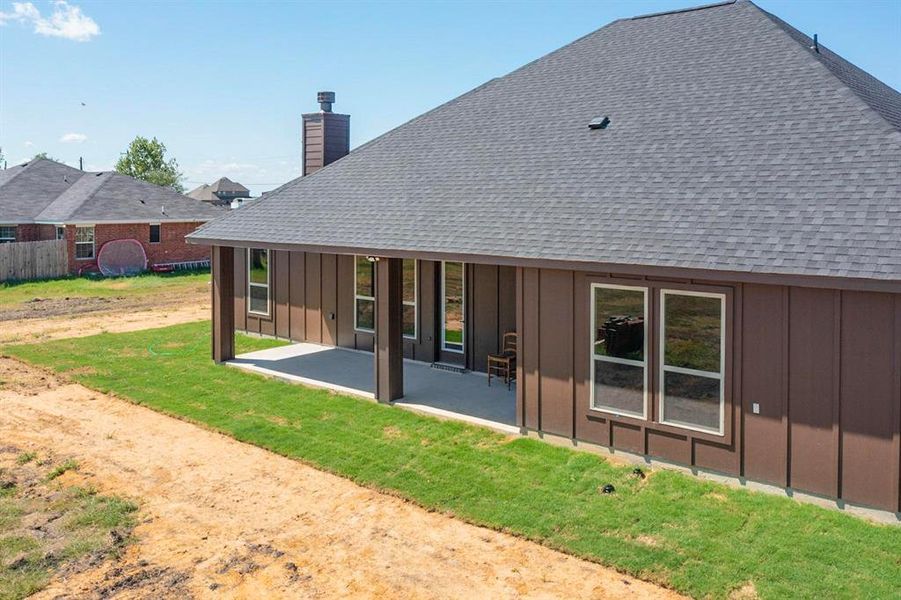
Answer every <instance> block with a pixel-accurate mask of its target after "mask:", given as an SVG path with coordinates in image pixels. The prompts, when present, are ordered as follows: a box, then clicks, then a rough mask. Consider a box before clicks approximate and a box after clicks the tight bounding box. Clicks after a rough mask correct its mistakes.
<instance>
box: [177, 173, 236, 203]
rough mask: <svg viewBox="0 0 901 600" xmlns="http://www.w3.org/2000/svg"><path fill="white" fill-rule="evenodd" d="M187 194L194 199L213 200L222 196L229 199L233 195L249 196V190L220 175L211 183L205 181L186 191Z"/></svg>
mask: <svg viewBox="0 0 901 600" xmlns="http://www.w3.org/2000/svg"><path fill="white" fill-rule="evenodd" d="M187 195H188V196H190V197H191V198H194V199H196V200H203V201H204V202H215V201H217V200H221V199H222V197H225V198H228V199H231V198H233V197H235V196H246V197H249V196H250V190H248V189H247V188H246V187H244V186H243V185H241V184H240V183H237V182H235V181H232V180H231V179H229V178H228V177H220V178H219V179H217V180H216V181H214V182H213V183H212V184H209V183H205V184H203V185H201V186H198V187H196V188H194V189H193V190H191V191H190V192H188V193H187Z"/></svg>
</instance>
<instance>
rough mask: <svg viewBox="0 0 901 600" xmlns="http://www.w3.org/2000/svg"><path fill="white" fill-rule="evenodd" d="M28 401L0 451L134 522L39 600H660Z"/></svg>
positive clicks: (108, 406)
mask: <svg viewBox="0 0 901 600" xmlns="http://www.w3.org/2000/svg"><path fill="white" fill-rule="evenodd" d="M3 363H6V364H5V365H4V366H5V368H6V370H7V371H15V370H17V369H18V370H21V371H24V372H25V373H23V374H22V375H21V378H23V379H27V378H31V380H32V381H38V380H39V379H38V378H39V376H38V375H35V374H34V373H33V371H35V370H34V369H32V368H30V367H26V366H24V365H19V364H18V363H15V362H13V361H9V360H6V361H4V360H0V364H3ZM31 392H33V393H32V394H31V395H26V394H22V393H19V392H17V391H15V390H12V389H3V390H0V439H2V440H4V443H6V444H10V445H15V446H17V447H20V448H22V449H24V450H31V449H35V448H39V447H52V448H53V449H54V450H55V451H56V452H59V453H64V454H67V455H72V456H77V457H78V460H79V465H80V467H79V473H80V475H81V476H83V477H88V478H90V481H91V484H92V485H95V486H97V487H98V488H99V489H100V490H101V491H103V492H104V493H115V494H122V495H127V496H130V497H134V498H138V499H140V503H141V514H142V517H143V520H142V521H141V522H140V523H139V524H138V525H137V527H136V528H135V535H136V536H137V539H138V541H137V543H136V544H135V545H133V546H131V547H130V548H129V549H128V551H127V552H126V553H125V555H124V556H123V557H122V558H121V559H120V560H119V561H118V562H117V563H115V564H112V565H111V564H104V565H100V566H98V567H97V568H95V569H92V570H89V571H87V572H82V573H77V574H73V575H71V576H70V577H67V578H63V579H59V580H57V581H55V582H53V583H52V584H51V586H50V587H49V588H48V589H47V590H46V591H45V592H44V593H42V594H41V595H39V596H38V597H39V598H54V597H57V596H58V595H61V594H66V595H68V596H69V597H93V596H95V595H97V594H100V593H101V591H103V590H108V594H107V595H109V594H116V593H117V591H116V590H117V589H120V588H114V587H110V586H113V585H120V586H122V585H125V584H128V585H129V586H131V587H128V588H127V593H126V594H125V595H126V596H128V597H137V598H152V597H160V596H179V597H187V596H194V597H213V596H216V597H219V596H225V597H233V598H256V597H269V598H273V597H274V598H278V597H284V598H289V597H290V598H312V597H336V596H339V597H348V596H353V597H368V598H387V597H392V598H393V597H407V598H439V597H440V598H474V597H491V598H513V597H516V598H519V597H534V598H539V597H540V598H555V597H582V598H674V597H676V594H674V593H672V592H670V591H668V590H665V589H662V588H659V587H656V586H654V585H653V584H649V583H647V582H643V581H639V580H636V579H634V578H631V577H627V576H624V575H622V574H620V573H617V572H616V571H613V570H610V569H606V568H604V567H601V566H599V565H596V564H593V563H590V562H587V561H582V560H578V559H576V558H573V557H570V556H567V555H564V554H561V553H558V552H554V551H552V550H550V549H548V548H545V547H543V546H540V545H538V544H534V543H531V542H528V541H525V540H522V539H519V538H516V537H513V536H509V535H505V534H501V533H498V532H495V531H491V530H487V529H483V528H479V527H475V526H472V525H468V524H466V523H463V522H461V521H457V520H455V519H453V518H451V517H448V516H446V515H442V514H437V513H432V512H428V511H426V510H423V509H421V508H419V507H417V506H414V505H412V504H409V503H406V502H403V501H402V500H400V499H398V498H394V497H392V496H388V495H385V494H380V493H378V492H374V491H372V490H368V489H365V488H362V487H359V486H357V485H355V484H353V483H351V482H350V481H348V480H346V479H342V478H339V477H335V476H332V475H329V474H326V473H323V472H320V471H317V470H315V469H313V468H310V467H307V466H305V465H303V464H300V463H298V462H296V461H292V460H289V459H286V458H283V457H280V456H277V455H274V454H272V453H269V452H266V451H264V450H261V449H259V448H256V447H253V446H249V445H245V444H241V443H239V442H237V441H235V440H233V439H231V438H228V437H225V436H221V435H218V434H215V433H212V432H209V431H207V430H204V429H201V428H199V427H195V426H193V425H190V424H188V423H185V422H182V421H179V420H176V419H172V418H169V417H166V416H164V415H161V414H158V413H155V412H153V411H151V410H148V409H145V408H143V407H139V406H136V405H132V404H129V403H127V402H124V401H121V400H117V399H114V398H110V397H108V396H104V395H101V394H97V393H96V392H92V391H90V390H87V389H85V388H83V387H81V386H78V385H70V384H59V383H58V384H57V385H56V387H50V386H48V387H47V388H46V389H44V390H38V389H32V390H31ZM144 581H151V582H152V583H150V584H148V585H146V586H145V585H143V583H142V582H144ZM116 582H119V583H118V584H117V583H116ZM122 582H124V583H122ZM154 586H156V587H154ZM166 586H169V587H166ZM104 593H105V592H104Z"/></svg>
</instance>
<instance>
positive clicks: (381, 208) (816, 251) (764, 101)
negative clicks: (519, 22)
mask: <svg viewBox="0 0 901 600" xmlns="http://www.w3.org/2000/svg"><path fill="white" fill-rule="evenodd" d="M807 39H808V38H806V36H803V35H802V34H800V33H798V32H796V31H795V30H793V29H792V28H791V27H790V26H788V25H786V24H785V23H783V22H781V21H779V20H778V19H775V18H772V17H771V16H770V15H769V14H768V13H765V12H764V11H762V10H761V9H759V8H758V7H757V6H755V5H753V4H752V3H751V2H747V1H743V0H740V1H739V2H735V3H727V4H723V5H717V6H711V7H707V8H703V9H698V10H687V11H678V12H672V13H665V14H661V15H658V16H650V17H644V18H635V19H623V20H619V21H615V22H613V23H611V24H609V25H607V26H605V27H603V28H602V29H600V30H598V31H596V32H594V33H592V34H589V35H587V36H585V37H583V38H581V39H579V40H576V41H575V42H573V43H571V44H569V45H567V46H565V47H563V48H561V49H559V50H557V51H555V52H552V53H551V54H548V55H547V56H544V57H542V58H540V59H538V60H536V61H534V62H532V63H529V64H528V65H526V66H524V67H522V68H520V69H518V70H516V71H514V72H512V73H510V74H509V75H506V76H504V77H501V78H498V79H495V80H492V81H489V82H488V83H486V84H484V85H482V86H481V87H479V88H476V89H475V90H473V91H471V92H469V93H467V94H464V95H463V96H461V97H459V98H457V99H455V100H452V101H451V102H448V103H447V104H444V105H442V106H440V107H438V108H436V109H434V110H432V111H430V112H428V113H425V114H424V115H421V116H420V117H417V118H415V119H413V120H412V121H410V122H408V123H406V124H404V125H402V126H400V127H398V128H396V129H394V130H392V131H390V132H388V133H386V134H385V135H383V136H381V137H379V138H377V139H375V140H373V141H371V142H369V143H367V144H365V145H363V146H362V147H360V148H358V149H356V150H354V151H353V152H351V153H350V154H349V155H348V156H346V157H344V158H342V159H340V160H338V161H337V162H335V163H333V164H331V165H329V166H328V167H326V168H324V169H322V170H320V171H317V172H316V173H315V174H313V175H310V176H308V177H304V178H302V179H297V180H294V181H292V182H290V183H288V184H286V185H284V186H282V187H281V188H279V189H277V190H274V191H273V192H271V193H269V194H267V195H266V196H265V197H264V198H263V199H261V200H259V201H257V202H255V203H253V204H251V205H248V206H245V207H244V208H242V209H240V210H238V211H234V212H232V213H229V214H227V215H226V216H224V217H222V218H221V219H217V220H215V221H213V222H210V223H208V224H207V225H205V226H203V227H202V228H200V229H199V230H198V231H196V232H195V233H193V234H191V235H190V236H189V239H192V240H195V241H198V242H201V243H203V242H215V241H225V242H234V243H236V244H238V245H248V244H252V243H270V244H284V245H293V244H296V245H304V246H310V247H321V248H335V249H339V248H351V249H366V250H370V251H372V252H373V253H377V252H378V251H384V252H397V253H404V252H409V253H411V254H412V253H429V252H432V253H440V254H453V255H457V256H459V257H461V258H463V259H465V257H466V256H467V255H469V256H474V257H476V256H478V257H504V258H511V259H539V260H559V261H568V262H579V263H582V262H584V263H610V264H619V265H639V266H651V267H681V268H696V269H708V270H709V269H712V270H719V271H740V272H752V273H775V274H790V275H812V276H835V277H854V278H868V279H878V280H890V281H899V280H901V235H899V231H901V126H899V121H898V119H897V115H899V114H901V94H899V93H898V92H897V91H895V90H893V89H892V88H890V87H888V86H886V85H884V84H882V83H881V82H879V81H878V80H876V79H875V78H873V77H871V76H869V75H867V74H866V73H864V72H863V71H861V70H860V69H857V68H856V67H853V65H850V63H847V62H846V61H844V60H843V59H841V58H840V57H838V56H837V55H835V54H834V53H832V52H830V51H828V49H825V48H824V47H822V46H821V48H820V53H819V54H816V53H815V52H813V51H812V50H811V49H810V48H809V47H808V46H809V43H808V42H807ZM605 115H606V116H609V118H610V125H609V126H608V127H607V128H606V129H596V130H590V129H589V128H588V123H589V121H590V120H592V119H593V118H595V117H602V116H605Z"/></svg>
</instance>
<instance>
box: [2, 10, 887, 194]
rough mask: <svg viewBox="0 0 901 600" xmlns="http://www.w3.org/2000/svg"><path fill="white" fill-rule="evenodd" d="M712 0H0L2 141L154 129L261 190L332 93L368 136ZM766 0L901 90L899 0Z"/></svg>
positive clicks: (89, 145)
mask: <svg viewBox="0 0 901 600" xmlns="http://www.w3.org/2000/svg"><path fill="white" fill-rule="evenodd" d="M700 3H703V2H698V1H697V0H633V1H628V2H626V1H613V0H607V1H600V2H598V1H592V2H589V1H579V2H561V1H559V0H558V1H555V2H540V1H529V2H484V3H483V2H415V3H411V2H382V3H375V2H372V3H353V2H340V1H333V2H326V3H318V2H309V3H300V2H292V3H287V2H212V1H206V2H165V3H150V2H111V1H106V2H94V1H90V0H84V1H79V0H73V1H72V2H69V3H68V4H67V3H65V2H48V1H42V0H33V1H32V2H30V3H27V2H26V3H22V2H11V1H9V0H0V23H2V24H0V147H2V149H3V153H4V154H5V155H6V158H7V160H8V161H9V164H14V163H16V162H21V161H23V160H26V159H28V158H30V157H31V156H33V155H34V154H35V153H36V152H40V151H46V152H48V153H49V154H51V155H53V156H56V157H58V158H60V159H62V160H64V161H66V162H68V163H69V164H72V165H77V164H78V158H79V156H83V157H84V159H85V166H86V168H88V169H91V170H103V169H110V168H112V166H113V164H114V163H115V161H116V159H117V158H118V156H119V153H120V152H122V151H123V150H124V149H125V147H126V146H127V144H128V142H129V141H130V140H131V139H132V138H133V137H134V136H135V135H138V134H140V135H145V136H156V137H158V138H159V139H160V140H162V141H163V142H164V143H165V144H166V145H167V146H168V148H169V151H170V153H171V154H172V155H173V156H175V157H176V158H177V159H178V161H179V163H180V165H181V168H182V170H183V171H184V172H185V175H186V185H187V186H188V187H189V188H192V187H195V186H196V185H199V184H200V183H202V182H210V181H213V180H215V179H217V178H218V177H220V176H222V175H226V176H228V177H231V178H233V179H236V180H238V181H241V182H243V183H245V185H247V186H248V187H250V188H251V190H252V192H253V193H254V194H259V193H260V192H262V191H265V190H268V189H271V188H273V187H276V186H277V185H280V184H282V183H284V182H285V181H288V180H290V179H292V178H294V177H296V176H298V175H299V169H300V141H299V138H300V114H301V113H302V112H308V111H313V110H315V109H316V107H317V105H316V102H315V99H316V91H318V90H320V89H328V90H334V91H335V92H336V93H337V103H336V105H335V110H336V111H339V112H347V113H350V114H351V115H352V119H351V143H352V146H358V145H359V144H361V143H363V142H366V141H367V140H369V139H372V138H373V137H375V136H378V135H380V134H382V133H384V132H385V131H388V130H389V129H391V128H393V127H395V126H397V125H399V124H401V123H403V122H404V121H407V120H409V119H410V118H412V117H414V116H416V115H418V114H420V113H422V112H424V111H426V110H428V109H430V108H432V107H434V106H436V105H438V104H440V103H443V102H446V101H447V100H449V99H451V98H453V97H455V96H457V95H459V94H461V93H463V92H465V91H467V90H469V89H471V88H473V87H475V86H476V85H479V84H480V83H482V82H484V81H486V80H488V79H490V78H492V77H496V76H499V75H503V74H505V73H508V72H509V71H511V70H513V69H515V68H517V67H519V66H520V65H522V64H524V63H526V62H528V61H531V60H533V59H535V58H538V57H539V56H542V55H543V54H546V53H547V52H549V51H551V50H554V49H556V48H558V47H560V46H562V45H563V44H565V43H567V42H569V41H571V40H573V39H575V38H577V37H579V36H582V35H584V34H586V33H588V32H590V31H593V30H595V29H597V28H599V27H601V26H603V25H605V24H606V23H608V22H610V21H612V20H614V19H617V18H620V17H628V16H634V15H637V14H644V13H648V12H657V11H662V10H672V9H676V8H683V7H687V6H693V5H696V4H700ZM758 4H759V5H760V6H762V7H763V8H764V9H766V10H769V11H770V12H773V13H775V14H777V15H778V16H780V17H782V18H783V19H785V20H786V21H788V22H789V23H791V24H793V25H794V26H796V27H798V28H799V29H801V30H802V31H804V32H805V33H808V34H812V33H815V32H816V33H818V34H819V38H820V41H821V43H823V44H824V45H826V46H828V47H830V48H831V49H833V50H835V51H837V52H839V53H840V54H842V55H843V56H845V58H847V59H849V60H850V61H852V62H854V63H855V64H857V65H859V66H860V67H862V68H864V69H865V70H867V71H869V72H871V73H873V74H874V75H875V76H876V77H878V78H880V79H881V80H882V81H884V82H886V83H888V84H889V85H891V86H892V87H894V88H895V89H901V0H884V1H878V0H871V1H859V0H858V1H840V0H832V1H814V0H794V1H783V0H759V2H758ZM82 103H84V106H82Z"/></svg>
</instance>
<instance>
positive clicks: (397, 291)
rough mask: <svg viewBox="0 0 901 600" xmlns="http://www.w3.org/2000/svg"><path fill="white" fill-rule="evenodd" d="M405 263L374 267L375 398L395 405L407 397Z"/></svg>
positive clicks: (382, 261) (381, 261)
mask: <svg viewBox="0 0 901 600" xmlns="http://www.w3.org/2000/svg"><path fill="white" fill-rule="evenodd" d="M402 321H403V261H402V260H401V259H399V258H381V259H379V260H378V261H376V263H375V352H374V355H375V398H376V400H378V401H379V402H392V401H394V400H399V399H400V398H402V397H403V395H404V362H403V360H404V347H403V325H402Z"/></svg>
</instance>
